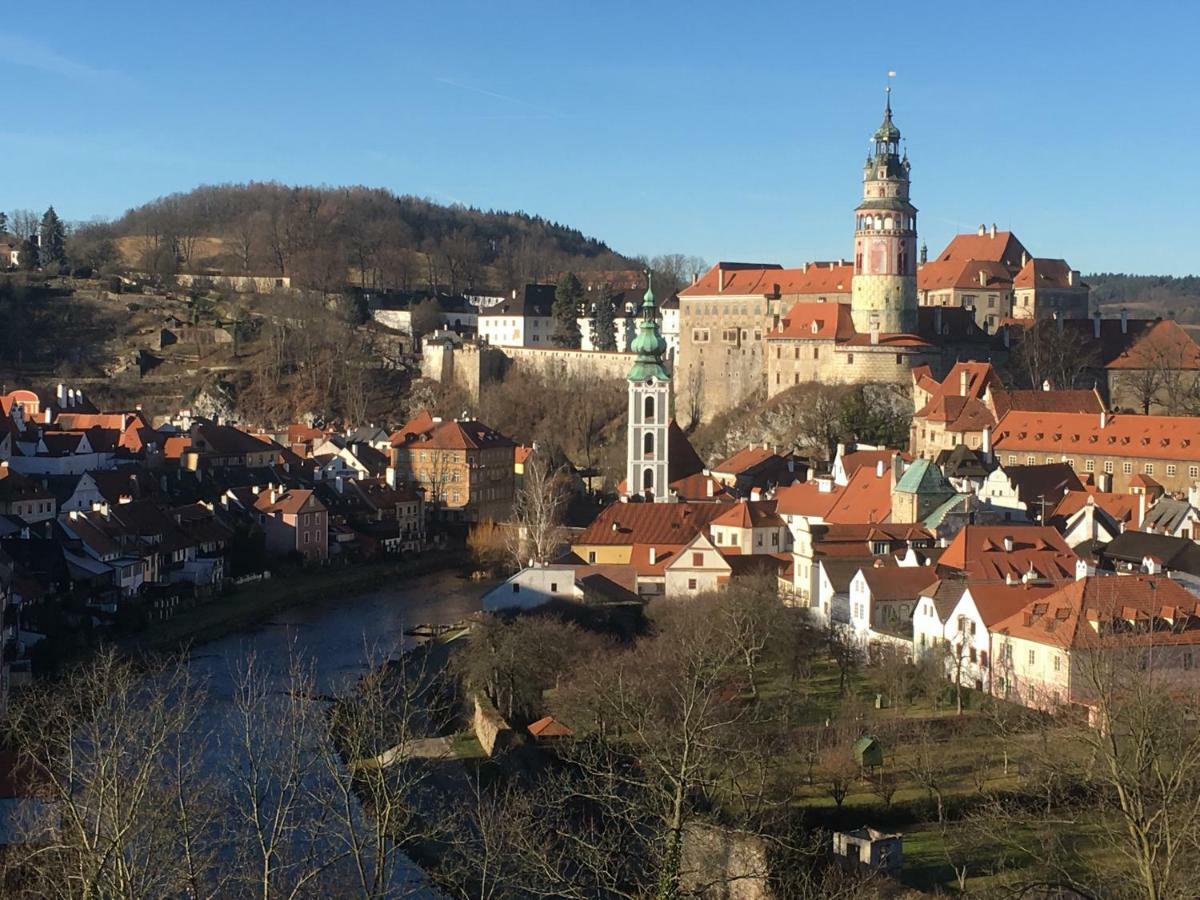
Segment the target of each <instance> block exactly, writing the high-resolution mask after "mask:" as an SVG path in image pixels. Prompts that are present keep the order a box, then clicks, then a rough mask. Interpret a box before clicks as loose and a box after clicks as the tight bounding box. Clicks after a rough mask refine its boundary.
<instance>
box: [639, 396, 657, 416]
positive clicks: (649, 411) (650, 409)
mask: <svg viewBox="0 0 1200 900" xmlns="http://www.w3.org/2000/svg"><path fill="white" fill-rule="evenodd" d="M642 420H643V421H645V422H653V421H654V398H653V397H647V398H646V401H645V403H643V404H642Z"/></svg>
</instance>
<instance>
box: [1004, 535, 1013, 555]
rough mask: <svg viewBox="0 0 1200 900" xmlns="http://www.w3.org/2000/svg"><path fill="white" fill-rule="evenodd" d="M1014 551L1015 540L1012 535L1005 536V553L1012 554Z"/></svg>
mask: <svg viewBox="0 0 1200 900" xmlns="http://www.w3.org/2000/svg"><path fill="white" fill-rule="evenodd" d="M1012 550H1013V539H1012V535H1005V536H1004V552H1005V553H1012Z"/></svg>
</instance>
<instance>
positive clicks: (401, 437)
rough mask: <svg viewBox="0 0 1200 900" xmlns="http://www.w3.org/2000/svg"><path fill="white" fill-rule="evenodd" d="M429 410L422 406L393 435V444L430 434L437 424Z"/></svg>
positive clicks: (396, 444) (403, 442)
mask: <svg viewBox="0 0 1200 900" xmlns="http://www.w3.org/2000/svg"><path fill="white" fill-rule="evenodd" d="M437 424H438V423H437V422H436V421H435V420H434V418H433V416H432V415H430V413H429V410H428V409H425V408H424V407H422V408H421V409H420V410H418V411H417V413H416V415H414V416H413V417H412V418H411V419H409V420H408V421H407V422H405V423H404V424H403V425H401V426H400V427H399V428H397V429H396V431H395V432H394V433H393V434H392V436H391V442H392V446H393V447H395V446H398V445H400V444H405V443H407V442H409V441H412V440H415V439H416V438H418V437H420V436H421V435H423V434H429V432H431V431H433V429H434V428H435V427H436V426H437Z"/></svg>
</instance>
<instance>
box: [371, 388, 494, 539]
mask: <svg viewBox="0 0 1200 900" xmlns="http://www.w3.org/2000/svg"><path fill="white" fill-rule="evenodd" d="M516 446H517V445H516V443H515V442H513V441H512V440H511V439H510V438H509V437H507V436H506V435H503V434H501V433H500V432H498V431H496V430H495V429H494V428H491V427H490V426H488V425H486V424H484V423H483V422H480V421H479V420H477V419H455V420H453V421H450V422H443V421H441V420H439V419H435V418H434V417H432V416H430V415H429V414H428V413H427V412H426V411H424V410H422V411H421V414H418V416H417V417H416V418H414V419H413V420H412V421H411V422H409V423H407V424H406V425H405V426H404V427H403V428H402V429H401V431H400V432H398V433H397V434H393V435H392V467H393V468H394V469H395V472H396V474H395V478H396V479H397V480H399V481H405V482H411V483H414V484H417V485H420V487H421V488H422V489H423V490H424V492H425V502H426V504H427V507H428V508H429V510H430V512H431V513H432V514H433V515H435V516H437V517H438V518H440V519H442V520H443V521H455V522H482V521H486V520H491V521H500V520H503V519H505V518H507V517H508V515H509V514H510V513H511V512H512V504H513V499H514V494H515V487H514V484H515V479H516V475H515V473H514V468H515V457H516Z"/></svg>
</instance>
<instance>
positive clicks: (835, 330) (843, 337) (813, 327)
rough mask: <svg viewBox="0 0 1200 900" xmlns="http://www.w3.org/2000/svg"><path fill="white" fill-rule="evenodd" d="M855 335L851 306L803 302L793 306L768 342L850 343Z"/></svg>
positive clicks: (769, 336) (780, 321) (768, 336)
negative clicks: (787, 340)
mask: <svg viewBox="0 0 1200 900" xmlns="http://www.w3.org/2000/svg"><path fill="white" fill-rule="evenodd" d="M853 336H854V322H853V321H852V320H851V318H850V306H849V305H848V304H846V303H810V302H801V303H795V304H793V305H792V307H791V309H789V310H788V311H787V315H785V316H784V317H783V318H782V319H780V320H779V326H778V327H777V328H775V329H774V330H772V331H771V332H769V333H768V334H767V340H775V339H778V338H789V339H794V340H813V341H830V340H837V341H847V340H849V339H850V338H852V337H853Z"/></svg>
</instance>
